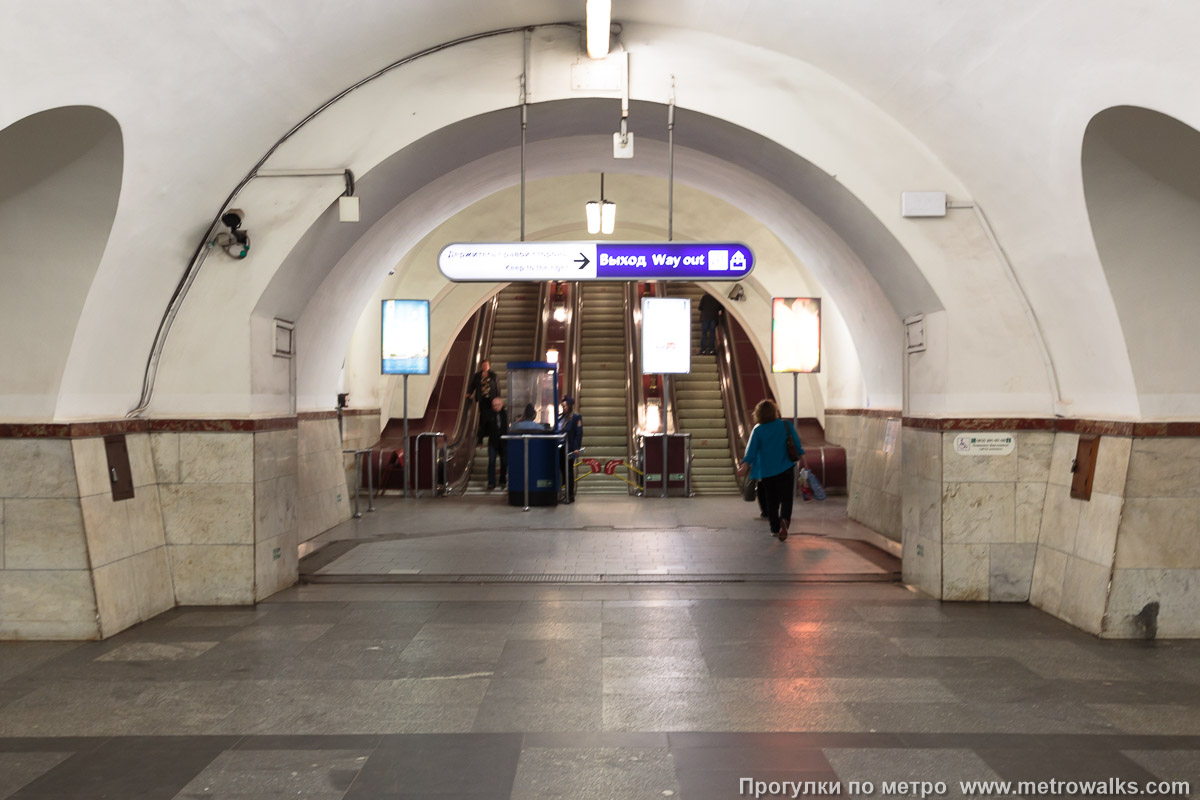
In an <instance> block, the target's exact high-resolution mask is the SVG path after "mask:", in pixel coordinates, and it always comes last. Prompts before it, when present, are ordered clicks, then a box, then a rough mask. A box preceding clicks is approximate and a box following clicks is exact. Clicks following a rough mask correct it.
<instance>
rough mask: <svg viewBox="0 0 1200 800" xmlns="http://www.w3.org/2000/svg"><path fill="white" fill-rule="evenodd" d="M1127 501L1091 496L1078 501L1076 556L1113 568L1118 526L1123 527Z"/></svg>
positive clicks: (1106, 567)
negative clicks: (1122, 522)
mask: <svg viewBox="0 0 1200 800" xmlns="http://www.w3.org/2000/svg"><path fill="white" fill-rule="evenodd" d="M1124 502H1125V501H1124V500H1122V499H1121V498H1120V497H1113V496H1111V495H1107V494H1096V493H1093V494H1092V499H1091V500H1089V501H1088V502H1086V503H1085V502H1082V501H1079V506H1080V510H1079V528H1078V530H1077V531H1076V532H1075V551H1074V552H1075V555H1077V556H1079V557H1080V558H1082V559H1084V560H1085V561H1090V562H1091V563H1093V564H1098V565H1100V566H1102V567H1104V568H1105V569H1111V568H1112V565H1113V554H1114V553H1115V552H1116V549H1117V527H1118V526H1119V525H1120V524H1121V507H1122V505H1124Z"/></svg>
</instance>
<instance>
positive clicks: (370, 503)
mask: <svg viewBox="0 0 1200 800" xmlns="http://www.w3.org/2000/svg"><path fill="white" fill-rule="evenodd" d="M363 457H364V458H365V459H366V461H367V511H374V510H375V476H374V474H373V473H374V468H373V467H372V465H371V451H370V450H365V451H363Z"/></svg>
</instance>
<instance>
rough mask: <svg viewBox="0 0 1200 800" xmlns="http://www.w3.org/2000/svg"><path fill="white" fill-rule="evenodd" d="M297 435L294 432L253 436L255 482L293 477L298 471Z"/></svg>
mask: <svg viewBox="0 0 1200 800" xmlns="http://www.w3.org/2000/svg"><path fill="white" fill-rule="evenodd" d="M297 440H298V434H297V432H296V431H295V430H284V431H267V432H264V433H256V434H255V435H254V480H255V482H259V481H265V480H271V479H273V478H281V477H283V476H285V475H292V476H294V475H295V474H296V472H297V469H298V455H297Z"/></svg>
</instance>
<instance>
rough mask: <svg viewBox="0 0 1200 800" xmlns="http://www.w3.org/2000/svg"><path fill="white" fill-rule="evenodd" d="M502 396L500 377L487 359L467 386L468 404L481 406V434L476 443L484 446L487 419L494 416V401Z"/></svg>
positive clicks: (481, 363)
mask: <svg viewBox="0 0 1200 800" xmlns="http://www.w3.org/2000/svg"><path fill="white" fill-rule="evenodd" d="M499 396H500V376H498V375H497V374H496V373H494V372H492V362H491V361H489V360H487V359H486V358H485V359H484V360H483V361H482V362H480V364H479V371H478V372H476V373H475V374H474V375H472V376H471V382H470V383H469V384H467V402H470V401H471V400H474V401H475V402H476V403H478V404H479V433H478V435H477V436H476V440H475V443H476V444H483V435H484V429H485V428H486V427H487V425H488V422H487V418H488V417H489V416H491V414H492V400H493V399H495V398H497V397H499Z"/></svg>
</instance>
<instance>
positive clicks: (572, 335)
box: [564, 281, 583, 397]
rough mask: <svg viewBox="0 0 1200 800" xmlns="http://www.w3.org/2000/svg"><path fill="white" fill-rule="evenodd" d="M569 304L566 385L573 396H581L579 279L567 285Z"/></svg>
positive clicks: (581, 330)
mask: <svg viewBox="0 0 1200 800" xmlns="http://www.w3.org/2000/svg"><path fill="white" fill-rule="evenodd" d="M565 291H566V292H567V304H568V305H569V306H570V308H571V316H570V320H569V322H568V324H567V348H566V350H567V369H568V370H569V371H568V372H567V375H566V380H565V382H564V385H565V386H566V387H568V390H569V391H568V394H570V395H571V397H579V394H580V388H581V387H582V385H583V378H582V376H581V375H580V372H581V370H580V368H579V354H580V349H581V347H582V344H583V317H582V316H581V315H582V313H583V290H582V289H581V288H580V284H579V281H572V282H571V283H568V284H567V285H566V287H565Z"/></svg>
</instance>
